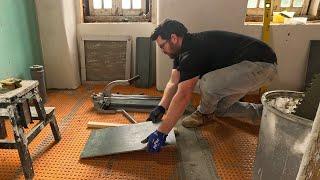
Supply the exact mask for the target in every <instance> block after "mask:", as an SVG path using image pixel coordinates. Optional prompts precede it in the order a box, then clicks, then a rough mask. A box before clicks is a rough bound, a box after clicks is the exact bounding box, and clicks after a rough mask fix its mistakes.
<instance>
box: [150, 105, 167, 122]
mask: <svg viewBox="0 0 320 180" xmlns="http://www.w3.org/2000/svg"><path fill="white" fill-rule="evenodd" d="M165 112H166V109H165V108H164V107H163V106H157V107H155V108H154V109H153V110H152V111H151V112H150V114H149V117H148V119H147V121H152V122H153V123H157V122H160V121H161V119H162V116H163V115H164V113H165Z"/></svg>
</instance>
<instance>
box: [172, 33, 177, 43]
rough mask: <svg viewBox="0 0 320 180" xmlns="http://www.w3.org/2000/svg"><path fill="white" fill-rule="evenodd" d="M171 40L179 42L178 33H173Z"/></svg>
mask: <svg viewBox="0 0 320 180" xmlns="http://www.w3.org/2000/svg"><path fill="white" fill-rule="evenodd" d="M171 41H172V42H173V43H176V42H178V36H177V35H176V34H171Z"/></svg>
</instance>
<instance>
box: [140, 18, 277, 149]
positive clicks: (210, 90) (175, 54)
mask: <svg viewBox="0 0 320 180" xmlns="http://www.w3.org/2000/svg"><path fill="white" fill-rule="evenodd" d="M151 39H152V40H155V41H156V42H157V44H158V46H159V47H160V48H161V50H162V52H163V53H165V54H166V55H168V56H169V57H170V58H171V59H173V68H172V72H171V77H170V80H169V82H168V83H167V85H166V88H165V90H164V94H163V97H162V99H161V101H160V103H159V105H158V106H157V107H156V108H155V109H154V110H153V111H152V112H151V113H150V115H149V118H148V120H151V121H153V122H154V123H156V122H158V121H161V118H162V117H163V115H164V114H165V112H166V110H167V113H166V116H165V117H164V118H163V121H162V123H161V125H160V126H159V128H158V129H157V130H156V131H155V132H153V133H152V134H150V135H149V136H148V137H147V139H146V140H147V141H148V151H149V152H159V151H160V149H161V147H162V146H164V144H165V140H166V137H167V134H168V133H169V132H170V130H171V129H172V128H173V127H174V125H175V124H176V122H177V121H178V120H179V118H180V117H181V115H182V114H183V112H184V110H185V108H186V106H187V104H188V103H189V101H190V99H191V96H192V91H193V89H194V87H195V85H196V83H197V82H198V81H200V82H199V87H200V93H201V101H200V105H199V107H198V108H197V110H196V111H195V112H194V113H193V114H191V115H190V116H188V117H186V118H185V119H183V121H182V125H183V126H184V127H187V128H189V127H198V126H201V125H203V124H204V123H205V121H206V120H210V119H212V114H213V113H214V115H215V116H217V117H246V118H247V119H250V120H251V121H252V123H257V122H258V120H259V119H260V117H261V114H262V105H261V104H253V103H247V102H240V101H239V100H240V99H241V98H242V97H243V96H245V94H246V93H248V92H249V91H253V90H257V89H259V87H261V86H262V85H265V84H266V83H270V81H271V80H272V79H273V77H274V76H275V75H276V73H277V71H276V62H277V58H276V55H275V53H274V51H273V50H272V49H271V48H270V47H269V46H268V45H267V44H265V43H264V42H262V41H260V40H258V39H254V38H252V37H248V36H244V35H241V34H236V33H231V32H225V31H206V32H200V33H188V30H187V28H186V27H185V26H184V25H183V24H182V23H180V22H178V21H176V20H170V19H167V20H165V21H164V22H162V23H161V24H160V25H159V26H158V27H157V28H156V29H155V31H154V32H153V34H152V35H151Z"/></svg>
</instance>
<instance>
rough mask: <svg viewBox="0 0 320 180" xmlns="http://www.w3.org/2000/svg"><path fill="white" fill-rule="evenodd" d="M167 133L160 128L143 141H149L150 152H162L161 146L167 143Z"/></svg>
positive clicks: (148, 148) (148, 149)
mask: <svg viewBox="0 0 320 180" xmlns="http://www.w3.org/2000/svg"><path fill="white" fill-rule="evenodd" d="M167 136H168V135H167V134H164V133H162V132H160V131H158V130H156V131H154V132H153V133H151V134H150V135H149V136H148V137H147V138H146V139H145V140H143V141H141V143H147V142H148V145H147V151H148V152H160V150H161V147H162V146H164V145H165V142H166V138H167Z"/></svg>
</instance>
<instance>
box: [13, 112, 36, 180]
mask: <svg viewBox="0 0 320 180" xmlns="http://www.w3.org/2000/svg"><path fill="white" fill-rule="evenodd" d="M8 112H9V117H10V120H11V124H12V127H13V133H14V139H15V142H16V148H17V149H18V153H19V157H20V161H21V166H22V169H23V173H24V176H25V178H26V179H32V178H33V176H34V171H33V166H32V159H31V156H30V153H29V150H28V140H27V138H26V136H25V135H24V130H23V127H22V126H21V125H17V122H18V121H19V119H18V117H19V116H18V112H17V106H11V107H9V108H8Z"/></svg>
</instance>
